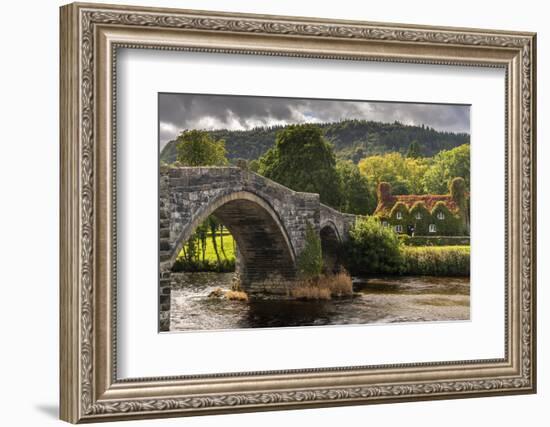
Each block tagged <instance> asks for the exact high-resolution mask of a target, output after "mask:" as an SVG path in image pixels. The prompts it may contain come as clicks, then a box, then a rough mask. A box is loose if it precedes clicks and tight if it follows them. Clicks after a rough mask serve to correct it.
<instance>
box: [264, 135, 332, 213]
mask: <svg viewBox="0 0 550 427" xmlns="http://www.w3.org/2000/svg"><path fill="white" fill-rule="evenodd" d="M258 172H259V173H260V174H261V175H264V176H265V177H267V178H270V179H272V180H274V181H275V182H278V183H279V184H282V185H284V186H286V187H289V188H291V189H293V190H295V191H304V192H308V193H317V194H319V197H320V200H321V202H322V203H326V204H327V205H330V206H332V207H334V208H338V206H339V205H340V201H341V194H340V181H339V179H338V173H337V171H336V158H335V157H334V153H333V151H332V146H331V144H329V143H328V141H327V140H326V139H325V138H323V135H322V132H321V129H320V128H319V127H318V126H316V125H312V124H304V125H291V126H288V127H286V128H284V129H283V130H281V131H279V132H278V133H277V137H276V141H275V146H274V147H273V148H271V149H270V150H268V151H267V153H266V154H265V155H264V156H262V157H261V158H260V167H259V169H258Z"/></svg>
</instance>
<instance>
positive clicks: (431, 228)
mask: <svg viewBox="0 0 550 427" xmlns="http://www.w3.org/2000/svg"><path fill="white" fill-rule="evenodd" d="M429 231H430V233H435V224H430V228H429Z"/></svg>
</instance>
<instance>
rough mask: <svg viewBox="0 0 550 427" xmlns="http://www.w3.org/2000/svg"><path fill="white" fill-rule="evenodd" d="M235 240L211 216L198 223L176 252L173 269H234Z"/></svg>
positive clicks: (225, 270)
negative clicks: (193, 231) (179, 250)
mask: <svg viewBox="0 0 550 427" xmlns="http://www.w3.org/2000/svg"><path fill="white" fill-rule="evenodd" d="M235 248H236V245H235V241H234V239H233V236H232V235H231V234H230V233H229V232H228V231H227V229H225V227H223V225H222V224H220V223H219V222H218V221H216V220H215V219H214V218H213V217H209V218H207V219H206V220H205V221H204V222H203V223H202V224H200V225H199V226H198V227H197V229H196V230H195V233H193V235H192V236H191V237H190V238H189V240H188V241H187V242H186V243H185V245H184V246H183V248H182V249H181V252H180V253H179V254H178V257H177V259H176V261H175V262H174V266H173V267H172V270H173V271H188V272H199V271H216V272H231V271H234V270H235Z"/></svg>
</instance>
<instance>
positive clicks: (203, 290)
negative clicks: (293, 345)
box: [170, 273, 470, 331]
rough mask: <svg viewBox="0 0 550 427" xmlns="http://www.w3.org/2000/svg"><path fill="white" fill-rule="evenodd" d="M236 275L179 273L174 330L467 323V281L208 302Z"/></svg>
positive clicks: (391, 283)
mask: <svg viewBox="0 0 550 427" xmlns="http://www.w3.org/2000/svg"><path fill="white" fill-rule="evenodd" d="M232 276H233V273H224V274H219V273H179V274H174V275H173V278H174V279H175V283H174V286H173V288H172V294H171V307H172V309H171V319H170V330H171V331H189V330H219V329H241V328H274V327H283V326H312V325H313V326H321V325H349V324H370V323H396V322H421V321H451V320H468V319H469V318H470V281H469V278H465V277H429V276H403V277H401V276H398V277H396V276H391V277H354V278H353V290H354V296H353V297H347V298H341V299H331V300H328V301H298V300H292V299H287V298H280V297H279V298H269V297H266V298H251V299H250V300H249V301H248V302H242V301H228V300H224V299H216V298H209V297H208V295H209V294H210V292H212V291H213V290H214V289H216V288H222V289H229V288H230V286H231V278H232Z"/></svg>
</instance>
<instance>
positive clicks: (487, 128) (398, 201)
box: [60, 3, 536, 423]
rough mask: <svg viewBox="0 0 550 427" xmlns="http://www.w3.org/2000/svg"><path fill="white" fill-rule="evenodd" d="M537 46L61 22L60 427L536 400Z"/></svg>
mask: <svg viewBox="0 0 550 427" xmlns="http://www.w3.org/2000/svg"><path fill="white" fill-rule="evenodd" d="M535 41H536V37H535V34H532V33H520V32H509V31H494V30H479V29H459V28H438V27H424V26H412V25H402V24H381V23H369V22H355V21H332V20H323V19H314V18H297V17H282V16H263V15H244V14H231V13H218V12H204V11H189V10H175V9H158V8H142V7H129V6H128V7H126V6H111V5H93V4H78V3H77V4H71V5H67V6H63V7H62V8H61V49H60V51H61V86H60V89H61V94H60V100H61V112H60V122H61V125H60V134H61V165H62V167H61V177H60V178H61V207H60V210H61V238H60V242H61V248H60V255H61V283H60V295H61V302H60V307H61V313H60V324H61V335H60V336H61V349H60V372H61V378H60V383H61V418H62V419H63V420H66V421H69V422H72V423H78V422H93V421H108V420H122V419H129V418H154V417H168V416H186V415H201V414H216V413H227V412H243V411H259V410H280V409H287V408H288V409H290V408H308V407H320V406H332V405H352V404H369V403H383V402H400V401H410V400H430V399H442V398H459V397H478V396H487V395H496V394H520V393H534V392H535V390H536V331H535V325H536V322H535V315H536V298H535V297H536V287H535V277H536V256H535V255H536V254H535V247H536V245H535V235H536V233H535V229H536V218H535V212H536V183H535V175H536V174H535V154H536V151H535V148H536V147H535V137H536V134H535V132H536V129H535V93H536V91H535V87H536V86H535V84H536V45H535Z"/></svg>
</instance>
